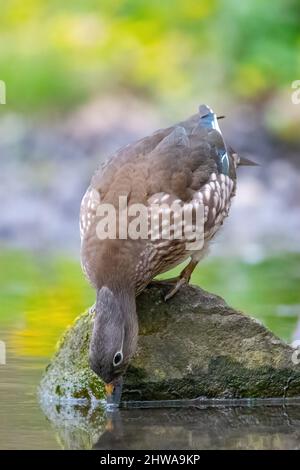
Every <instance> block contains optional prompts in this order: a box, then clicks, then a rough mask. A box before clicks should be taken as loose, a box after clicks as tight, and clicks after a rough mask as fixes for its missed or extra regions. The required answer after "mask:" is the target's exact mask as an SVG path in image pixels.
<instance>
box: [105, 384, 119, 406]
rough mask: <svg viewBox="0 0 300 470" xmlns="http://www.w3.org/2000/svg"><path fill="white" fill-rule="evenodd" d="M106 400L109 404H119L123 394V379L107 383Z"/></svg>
mask: <svg viewBox="0 0 300 470" xmlns="http://www.w3.org/2000/svg"><path fill="white" fill-rule="evenodd" d="M105 392H106V402H107V404H108V405H114V406H119V404H120V401H121V395H122V380H119V381H118V382H116V383H109V384H105Z"/></svg>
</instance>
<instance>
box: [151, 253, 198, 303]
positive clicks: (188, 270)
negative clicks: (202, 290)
mask: <svg viewBox="0 0 300 470" xmlns="http://www.w3.org/2000/svg"><path fill="white" fill-rule="evenodd" d="M197 264H198V261H193V260H191V261H190V262H189V264H188V265H187V266H186V267H185V268H184V269H183V271H182V272H181V273H180V275H179V276H177V277H173V278H171V279H161V280H157V279H154V280H153V281H151V283H150V285H151V286H157V287H164V286H166V287H168V286H170V285H171V286H172V288H171V289H170V290H169V292H168V293H167V294H166V295H165V297H164V299H165V301H167V300H169V299H171V298H172V297H174V295H175V294H176V293H177V292H178V291H179V290H180V289H181V287H182V286H184V285H186V284H188V283H189V281H190V278H191V275H192V273H193V271H194V269H195V267H196V266H197Z"/></svg>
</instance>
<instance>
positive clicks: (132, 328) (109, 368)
mask: <svg viewBox="0 0 300 470" xmlns="http://www.w3.org/2000/svg"><path fill="white" fill-rule="evenodd" d="M137 337H138V321H137V316H136V306H135V295H134V292H127V291H125V290H122V289H121V290H120V289H118V290H116V291H114V290H111V289H110V288H108V287H105V286H104V287H102V288H100V289H99V290H98V291H97V300H96V305H95V317H94V325H93V332H92V338H91V343H90V355H89V358H90V366H91V368H92V370H93V371H94V372H95V373H96V374H97V375H98V376H99V377H100V378H101V379H102V380H103V381H104V382H105V384H106V387H105V388H106V393H107V400H108V402H109V403H115V404H118V402H119V401H120V398H121V384H122V376H123V374H124V373H125V371H126V368H127V366H128V364H129V362H130V360H131V358H132V356H133V354H134V353H135V351H136V346H137Z"/></svg>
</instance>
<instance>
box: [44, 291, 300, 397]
mask: <svg viewBox="0 0 300 470" xmlns="http://www.w3.org/2000/svg"><path fill="white" fill-rule="evenodd" d="M137 311H138V316H139V328H140V333H139V342H138V350H137V353H136V355H135V357H134V359H133V360H132V363H131V365H130V366H129V368H128V371H127V374H126V378H125V382H124V387H123V395H122V399H123V400H125V401H128V400H138V401H139V400H170V399H192V398H197V397H207V398H267V397H268V398H272V397H276V398H287V397H298V396H300V366H299V365H294V364H293V361H292V354H293V349H292V348H291V347H290V346H288V345H287V344H285V343H284V342H282V341H281V340H280V339H278V338H277V337H276V336H274V335H273V334H272V333H271V332H270V331H268V330H267V329H266V328H265V327H264V326H262V325H261V324H260V323H259V322H258V321H257V320H254V319H252V318H250V317H249V316H246V315H244V314H243V313H241V312H238V311H236V310H234V309H232V308H231V307H229V306H228V305H227V304H226V303H225V302H224V300H223V299H221V298H220V297H218V296H216V295H213V294H210V293H208V292H206V291H204V290H202V289H200V288H197V287H192V286H188V287H185V288H183V289H182V290H181V291H180V292H179V293H178V294H177V295H176V296H175V297H174V298H173V299H171V300H170V301H168V302H167V303H166V302H164V300H163V291H162V289H160V288H156V287H151V288H148V289H146V290H145V291H144V292H143V293H142V294H141V295H140V296H139V297H138V299H137ZM92 321H93V315H92V314H91V313H89V312H86V313H84V314H82V315H81V316H80V317H78V318H77V320H75V322H74V325H73V326H71V327H70V328H69V329H68V331H67V332H66V334H65V335H64V337H63V338H62V340H61V341H60V344H59V346H58V351H57V353H56V354H55V356H54V358H53V359H52V361H51V363H50V364H49V366H48V367H47V369H46V371H45V374H44V376H43V378H42V381H41V385H40V395H41V397H42V399H43V400H51V401H57V402H62V401H66V400H67V401H70V400H75V401H94V400H101V399H104V386H103V383H102V381H101V380H100V379H99V378H98V377H97V376H96V375H95V374H94V373H93V372H92V371H91V369H90V368H89V364H88V348H89V340H90V335H91V329H92Z"/></svg>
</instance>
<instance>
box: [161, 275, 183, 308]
mask: <svg viewBox="0 0 300 470" xmlns="http://www.w3.org/2000/svg"><path fill="white" fill-rule="evenodd" d="M185 284H188V281H187V279H185V278H184V277H181V278H179V279H178V281H177V282H176V284H175V286H174V287H173V288H172V289H171V290H170V291H169V292H168V293H167V295H165V302H167V300H169V299H171V298H172V297H174V295H175V294H176V293H177V292H178V291H179V289H181V287H182V286H184V285H185Z"/></svg>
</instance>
